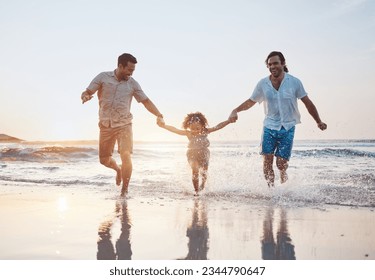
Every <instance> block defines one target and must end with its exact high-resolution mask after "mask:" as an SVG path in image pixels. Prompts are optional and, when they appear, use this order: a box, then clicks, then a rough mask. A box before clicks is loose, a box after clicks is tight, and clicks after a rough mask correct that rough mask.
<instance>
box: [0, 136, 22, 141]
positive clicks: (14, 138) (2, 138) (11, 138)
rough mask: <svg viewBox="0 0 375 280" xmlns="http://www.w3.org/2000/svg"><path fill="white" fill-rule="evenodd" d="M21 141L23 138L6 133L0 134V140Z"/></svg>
mask: <svg viewBox="0 0 375 280" xmlns="http://www.w3.org/2000/svg"><path fill="white" fill-rule="evenodd" d="M21 141H23V140H22V139H19V138H16V137H13V136H9V135H6V134H0V142H21Z"/></svg>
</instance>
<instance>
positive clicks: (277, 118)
mask: <svg viewBox="0 0 375 280" xmlns="http://www.w3.org/2000/svg"><path fill="white" fill-rule="evenodd" d="M306 95H307V93H306V91H305V89H304V88H303V85H302V83H301V81H300V80H299V79H297V78H296V77H294V76H292V75H290V74H288V73H285V76H284V79H283V80H282V82H281V85H280V88H279V90H276V89H275V88H274V87H273V86H272V82H271V80H270V78H269V77H266V78H264V79H262V80H260V81H259V83H258V84H257V86H256V87H255V89H254V92H253V94H252V95H251V97H250V99H251V100H252V101H254V102H259V103H262V102H263V106H264V113H265V119H264V122H263V125H264V126H265V127H267V128H269V129H274V130H280V129H281V127H282V126H283V127H284V128H285V129H286V130H289V129H291V128H292V127H293V126H295V125H296V124H298V123H300V122H301V120H300V119H301V115H300V113H299V111H298V104H297V101H298V99H301V98H303V97H305V96H306Z"/></svg>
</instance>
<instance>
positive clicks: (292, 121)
mask: <svg viewBox="0 0 375 280" xmlns="http://www.w3.org/2000/svg"><path fill="white" fill-rule="evenodd" d="M266 65H267V67H268V69H269V71H270V73H271V75H269V76H267V77H265V78H263V79H262V80H260V81H259V82H258V84H257V86H256V87H255V89H254V92H253V94H252V95H251V97H250V98H249V99H248V100H246V101H245V102H243V103H242V104H241V105H240V106H238V107H237V108H236V109H234V110H233V111H232V113H231V114H230V116H229V120H231V121H236V120H237V119H238V112H241V111H246V110H248V109H250V108H251V107H253V106H254V104H256V103H257V102H258V103H262V102H263V105H264V113H265V118H264V122H263V126H264V128H263V135H262V143H261V145H262V150H261V154H262V155H263V173H264V176H265V179H266V181H267V183H268V186H270V187H273V186H274V184H275V173H274V170H273V159H274V157H275V156H276V166H277V168H278V169H279V171H280V180H281V183H285V182H286V181H287V180H288V175H287V173H286V170H287V168H288V162H289V159H290V156H291V152H292V147H293V139H294V130H295V125H296V124H299V123H300V122H301V121H300V119H301V115H300V113H299V111H298V104H297V101H298V99H301V101H302V102H303V103H304V104H305V106H306V108H307V110H308V112H309V113H310V115H311V116H312V117H313V118H314V120H315V121H316V123H317V126H318V127H319V128H320V129H321V130H325V129H327V125H326V124H325V123H324V122H322V121H321V119H320V117H319V113H318V110H317V109H316V107H315V105H314V103H313V102H312V101H311V99H310V98H309V97H308V96H307V93H306V91H305V89H304V87H303V85H302V83H301V81H300V80H299V79H297V78H296V77H294V76H292V75H290V74H289V73H288V68H287V67H286V64H285V58H284V55H283V54H282V53H281V52H277V51H273V52H271V53H270V54H269V55H268V57H267V59H266Z"/></svg>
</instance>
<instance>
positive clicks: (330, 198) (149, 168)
mask: <svg viewBox="0 0 375 280" xmlns="http://www.w3.org/2000/svg"><path fill="white" fill-rule="evenodd" d="M210 150H211V159H210V167H209V175H208V182H207V186H206V189H205V191H204V192H203V193H202V195H204V196H205V197H206V199H212V200H217V199H220V200H228V201H232V202H244V203H246V202H249V201H251V203H259V204H260V205H264V204H268V203H269V202H272V203H273V204H274V205H280V206H288V207H299V206H309V205H312V206H324V205H346V206H354V207H374V206H375V173H374V170H375V141H370V140H363V141H359V140H358V141H296V143H295V145H294V148H293V153H292V158H291V160H290V166H289V169H288V174H289V181H288V182H287V183H286V184H284V185H280V184H278V183H276V187H275V188H274V189H269V188H268V187H267V185H266V184H265V181H264V178H263V173H262V158H261V156H260V155H259V147H258V145H257V143H256V142H232V143H212V144H211V147H210ZM97 153H98V151H97V146H96V144H92V145H87V144H84V145H64V144H61V143H59V145H53V144H50V143H38V144H27V143H26V144H25V143H21V144H4V143H2V144H0V186H12V185H15V186H17V187H19V186H27V185H29V184H38V185H39V186H44V187H46V188H48V187H50V186H57V187H61V188H73V189H74V188H77V187H79V188H80V189H81V190H82V189H84V190H87V191H88V192H92V191H94V192H97V193H101V194H103V196H105V197H108V198H113V197H116V196H117V195H118V192H119V190H118V189H116V188H115V187H114V186H113V185H114V172H113V171H112V170H109V169H107V168H104V167H103V166H101V165H100V164H99V162H98V158H97ZM185 153H186V144H185V143H135V148H134V154H133V175H132V180H131V184H130V193H131V194H133V195H135V196H150V197H171V198H174V199H182V200H184V199H186V198H187V197H189V198H190V196H191V195H192V194H193V187H192V184H191V171H190V167H189V165H188V163H187V161H186V156H185ZM115 158H116V159H117V160H119V157H118V155H117V154H115ZM276 180H278V172H277V171H276Z"/></svg>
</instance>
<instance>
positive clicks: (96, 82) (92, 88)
mask: <svg viewBox="0 0 375 280" xmlns="http://www.w3.org/2000/svg"><path fill="white" fill-rule="evenodd" d="M102 77H103V73H100V74H98V75H97V76H96V77H95V78H94V79H93V80H92V81H91V83H90V84H89V86H88V87H87V89H88V90H89V92H90V93H92V94H94V93H95V92H97V91H98V90H99V89H100V87H101V86H102Z"/></svg>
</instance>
